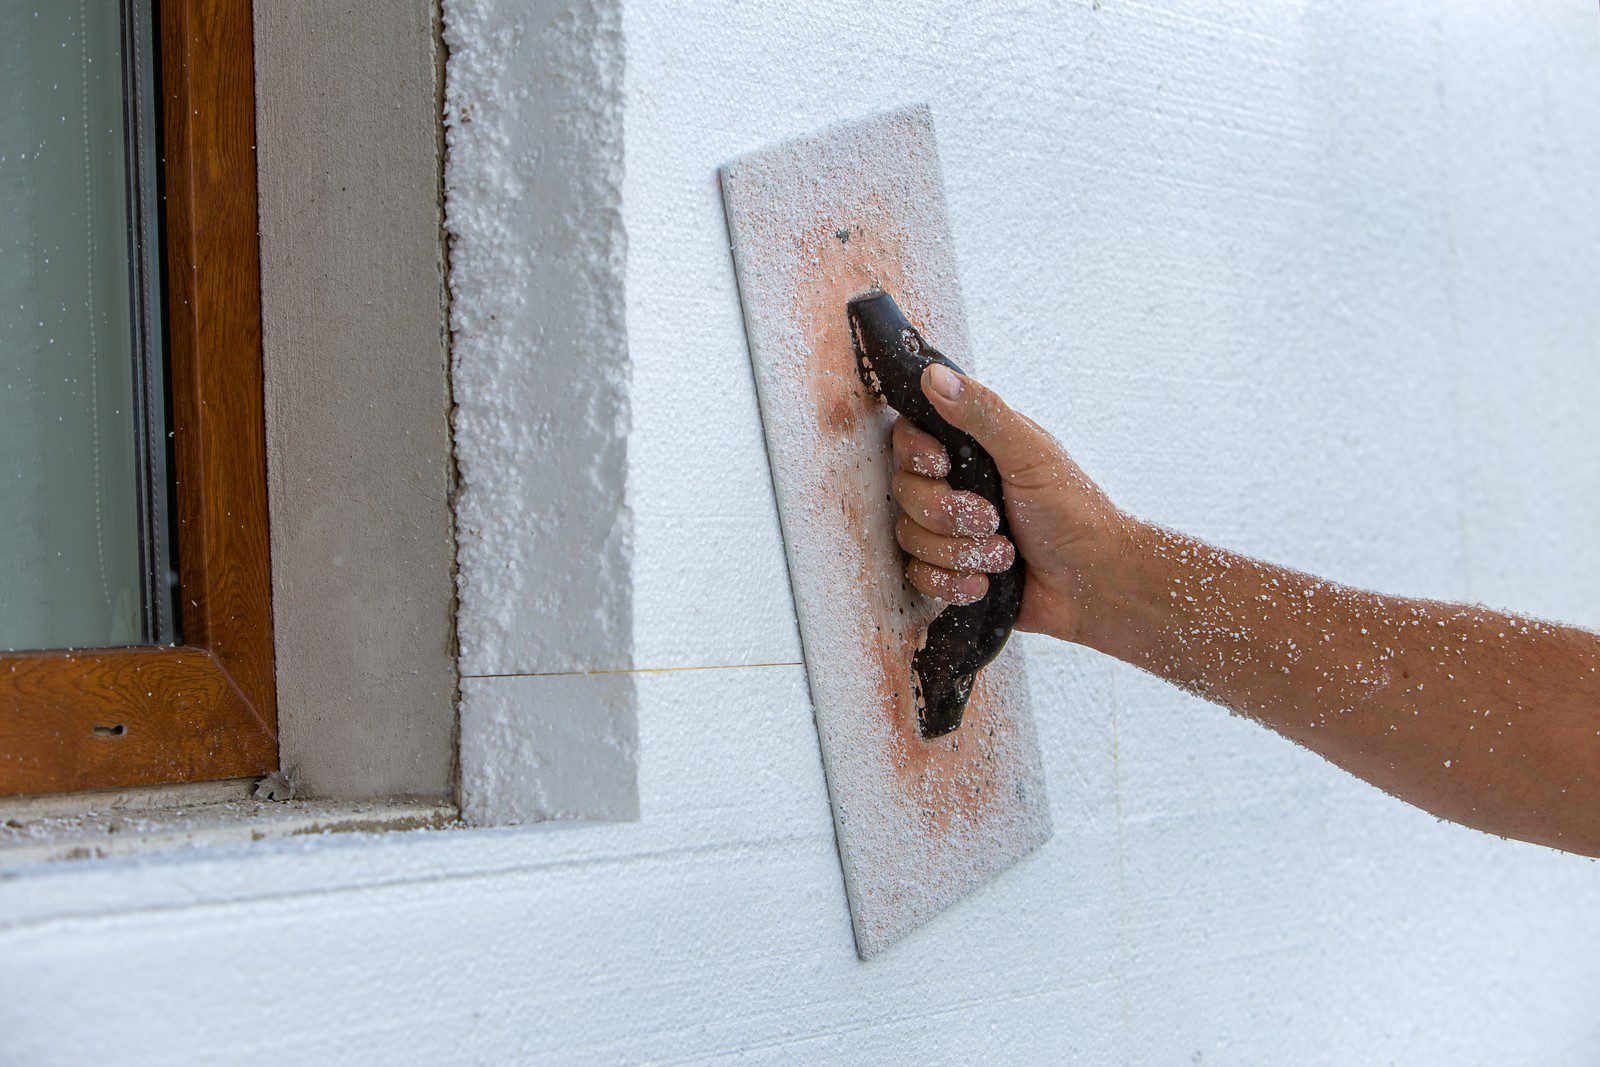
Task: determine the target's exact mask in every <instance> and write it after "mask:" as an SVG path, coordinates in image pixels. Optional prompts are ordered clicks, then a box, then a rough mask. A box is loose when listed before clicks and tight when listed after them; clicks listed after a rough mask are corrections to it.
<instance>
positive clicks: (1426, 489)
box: [0, 0, 1600, 1064]
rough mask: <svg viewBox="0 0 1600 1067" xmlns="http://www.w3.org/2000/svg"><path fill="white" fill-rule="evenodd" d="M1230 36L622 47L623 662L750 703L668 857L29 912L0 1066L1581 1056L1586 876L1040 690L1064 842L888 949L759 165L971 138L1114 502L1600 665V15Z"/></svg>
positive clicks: (946, 20) (1130, 713)
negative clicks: (800, 567) (764, 246)
mask: <svg viewBox="0 0 1600 1067" xmlns="http://www.w3.org/2000/svg"><path fill="white" fill-rule="evenodd" d="M511 6H513V5H510V4H509V3H507V5H506V7H507V8H509V7H511ZM581 6H583V7H584V8H585V10H589V8H588V5H581ZM1242 6H1243V5H1235V4H1225V3H1220V2H1219V3H1216V4H1212V5H1198V4H1197V5H1190V6H1188V8H1187V11H1186V12H1185V13H1183V14H1176V13H1172V12H1170V11H1161V10H1153V9H1151V8H1148V7H1143V6H1132V5H1129V4H1126V3H1122V2H1119V0H1102V2H1101V4H1100V5H1099V8H1098V10H1097V9H1096V7H1095V6H1094V5H1092V4H1090V3H1083V4H1065V3H1045V2H1036V3H1019V4H1006V5H1000V4H992V5H991V4H969V5H960V6H954V5H947V4H941V3H934V2H932V0H915V2H908V3H904V4H900V5H897V6H896V11H895V12H894V13H893V15H892V16H891V15H890V14H888V13H887V12H885V13H884V14H881V15H873V14H871V13H870V12H867V11H865V10H863V5H859V4H853V3H845V2H843V0H819V2H817V3H812V4H795V3H777V2H760V3H745V4H724V3H715V4H713V3H709V2H706V3H688V2H685V3H677V4H644V3H634V4H629V5H627V6H626V7H625V9H624V11H623V22H622V27H623V36H624V39H625V43H626V55H627V60H626V62H627V70H626V80H625V84H626V90H625V98H623V100H622V103H624V105H625V107H624V116H625V123H624V126H625V133H626V157H625V162H626V178H625V179H624V182H623V186H622V189H623V196H622V217H623V222H624V225H625V228H626V236H627V249H628V251H627V266H626V279H625V281H626V339H627V346H628V355H629V369H630V373H631V383H630V385H629V390H628V394H629V399H630V403H631V412H632V430H631V434H630V437H629V440H628V448H627V457H628V466H627V483H628V484H627V491H628V503H629V505H630V506H631V509H632V513H633V516H634V536H633V551H632V555H631V558H630V561H629V568H630V575H631V583H630V584H631V598H632V599H631V603H632V620H633V623H632V627H633V652H632V658H631V661H630V662H631V663H632V664H633V665H634V666H636V667H643V668H673V667H694V668H708V667H717V668H733V669H697V670H673V671H651V672H649V673H641V674H637V675H635V676H633V678H634V693H633V697H632V699H633V700H635V701H636V704H637V711H638V724H639V746H638V751H639V767H640V770H639V775H640V777H639V795H640V806H641V811H642V815H641V819H640V821H638V822H636V823H628V824H618V825H609V826H577V827H565V828H552V829H535V830H496V831H467V832H456V833H434V834H415V835H409V836H404V837H397V838H393V839H389V840H384V841H367V840H357V839H346V840H342V841H333V840H330V841H302V842H295V843H290V844H280V845H272V846H269V847H264V848H257V849H256V850H254V851H252V852H250V853H249V854H247V855H225V854H224V855H209V856H195V857H184V858H179V859H175V860H169V861H162V862H159V863H145V864H137V865H135V864H101V865H84V866H80V867H76V868H70V867H67V868H58V869H55V870H50V871H44V872H40V873H37V874H33V875H29V876H25V877H21V878H15V879H12V880H9V881H4V882H0V1059H4V1058H6V1057H9V1058H10V1059H11V1060H12V1061H13V1062H18V1063H38V1062H63V1063H65V1062H82V1061H85V1060H88V1059H90V1058H91V1057H94V1056H96V1055H98V1056H101V1057H103V1058H111V1057H112V1056H113V1054H116V1055H120V1056H121V1057H122V1058H125V1059H139V1058H141V1057H142V1058H144V1059H149V1060H161V1059H162V1058H163V1057H165V1058H166V1059H168V1060H171V1061H173V1062H179V1061H189V1060H194V1059H200V1058H205V1057H206V1056H214V1057H221V1056H223V1055H228V1056H230V1057H231V1058H263V1059H265V1058H270V1059H271V1060H272V1061H273V1062H297V1061H306V1062H310V1061H317V1062H332V1061H343V1062H385V1063H387V1062H396V1061H406V1062H442V1061H447V1060H457V1061H466V1062H531V1061H539V1060H543V1061H548V1062H585V1061H587V1062H615V1061H619V1060H629V1059H645V1058H654V1059H661V1060H669V1061H670V1060H676V1059H683V1060H694V1059H697V1058H704V1057H710V1056H712V1055H714V1054H717V1053H735V1054H737V1057H738V1058H743V1059H745V1060H748V1061H756V1062H805V1061H816V1060H838V1061H857V1062H877V1063H884V1062H888V1063H894V1062H907V1063H911V1062H915V1063H926V1062H933V1061H937V1060H945V1061H951V1062H1016V1063H1030V1062H1050V1061H1056V1062H1060V1061H1076V1062H1086V1063H1102V1062H1125V1063H1193V1062H1201V1063H1208V1062H1209V1063H1260V1064H1281V1063H1312V1062H1327V1063H1350V1062H1359V1063H1384V1062H1396V1063H1406V1064H1421V1063H1441V1064H1442V1063H1450V1064H1457V1063H1483V1064H1515V1063H1527V1064H1562V1063H1573V1064H1577V1063H1589V1062H1593V1060H1594V1058H1595V1055H1596V1049H1597V1048H1600V1017H1597V1016H1596V1014H1595V1012H1594V1002H1595V990H1596V989H1597V988H1600V925H1597V924H1596V922H1595V920H1594V916H1595V913H1596V909H1597V907H1600V871H1597V870H1596V869H1595V867H1594V866H1593V865H1592V864H1590V863H1588V862H1586V861H1580V860H1576V859H1571V858H1567V857H1563V856H1559V855H1556V854H1553V853H1548V852H1544V851H1541V850H1539V849H1536V848H1533V847H1530V846H1521V845H1512V844H1505V843H1501V842H1497V841H1494V840H1491V839H1487V838H1483V837H1481V836H1479V835H1476V834H1474V833H1471V832H1469V831H1466V830H1461V829H1458V828H1455V827H1451V826H1445V825H1441V824H1438V823H1435V822H1434V821H1433V820H1432V819H1430V818H1428V817H1427V816H1424V815H1421V814H1418V813H1416V812H1413V811H1410V810H1408V809H1405V808H1403V807H1401V806H1400V805H1399V804H1397V803H1396V802H1393V801H1391V800H1389V799H1387V798H1385V797H1383V796H1381V795H1378V794H1376V793H1375V792H1373V791H1372V790H1370V789H1368V788H1366V787H1364V786H1362V785H1360V784H1358V783H1355V782H1353V781H1351V780H1349V779H1347V778H1346V777H1344V776H1343V775H1341V774H1340V773H1339V772H1337V771H1334V770H1332V769H1330V768H1328V767H1326V766H1323V765H1322V764H1320V763H1319V762H1318V761H1316V760H1315V759H1313V758H1311V757H1309V756H1307V755H1304V754H1302V753H1300V752H1298V751H1296V750H1295V749H1293V748H1291V747H1290V746H1289V745H1287V744H1286V743H1284V742H1281V741H1279V740H1277V739H1276V738H1274V737H1272V736H1270V735H1267V734H1265V733H1264V732H1262V731H1260V730H1258V729H1257V728H1255V727H1253V726H1251V725H1249V724H1247V723H1244V722H1240V721H1236V720H1232V719H1229V718H1228V717H1227V716H1226V715H1225V714H1224V713H1222V712H1220V711H1218V710H1217V709H1214V708H1211V707H1208V706H1206V705H1203V704H1200V703H1198V702H1196V701H1194V700H1191V699H1189V698H1186V697H1183V696H1181V695H1179V694H1177V693H1175V692H1173V691H1172V690H1170V689H1167V688H1165V687H1163V686H1162V685H1160V684H1158V683H1155V682H1153V681H1150V680H1148V679H1146V678H1144V677H1142V676H1140V675H1138V674H1137V673H1135V672H1133V671H1131V670H1127V669H1124V668H1122V667H1119V666H1117V665H1114V664H1111V663H1108V662H1106V661H1103V660H1101V659H1098V658H1096V657H1095V656H1093V655H1091V654H1088V653H1084V652H1080V651H1077V650H1073V649H1070V648H1064V647H1061V646H1052V645H1050V644H1047V643H1043V642H1034V643H1031V644H1030V648H1029V653H1030V656H1029V659H1030V663H1031V664H1032V666H1033V669H1034V671H1035V677H1034V683H1033V688H1034V693H1035V699H1036V702H1037V707H1038V709H1039V712H1040V731H1041V735H1042V743H1043V745H1044V749H1045V760H1046V766H1047V770H1048V772H1049V774H1050V777H1051V797H1052V800H1053V802H1054V804H1055V821H1056V827H1057V836H1056V839H1055V840H1054V841H1053V842H1052V843H1051V844H1050V845H1049V846H1048V847H1047V848H1046V849H1045V850H1044V852H1043V853H1042V854H1040V855H1039V856H1037V857H1036V858H1034V859H1032V860H1030V861H1028V862H1026V863H1024V864H1023V865H1022V866H1021V867H1019V868H1017V869H1016V870H1014V871H1012V872H1011V873H1010V874H1008V875H1007V876H1006V877H1005V878H1004V879H1002V880H1001V881H1000V882H999V883H997V884H996V885H995V886H993V887H992V888H990V889H989V890H987V891H985V892H983V893H981V894H979V895H978V896H977V897H976V898H974V899H972V900H970V901H968V902H966V903H965V904H963V905H962V906H961V907H959V908H958V909H957V910H955V911H953V912H952V913H950V914H948V915H947V916H945V917H943V918H942V919H941V920H940V921H938V922H936V923H935V924H934V925H933V926H931V927H929V928H928V929H926V930H924V931H922V932H921V933H920V934H918V935H915V936H913V937H912V938H911V939H910V940H908V941H907V942H905V943H904V944H903V945H901V946H899V947H898V948H897V949H896V950H895V951H893V952H891V953H889V954H888V955H887V956H886V957H885V958H883V959H882V960H880V961H878V962H875V963H873V964H870V965H864V964H862V963H860V962H858V961H857V960H856V958H855V956H854V953H853V950H852V947H851V940H850V933H849V925H848V920H847V917H846V912H845V906H844V899H843V890H842V887H841V885H840V880H839V875H838V866H837V859H836V856H835V854H834V851H833V845H832V834H831V828H830V825H829V820H828V810H827V805H826V801H825V794H824V790H823V782H822V776H821V771H820V767H819V765H818V760H817V751H816V740H815V734H814V731H813V730H812V727H811V725H810V723H809V721H808V705H807V700H806V695H805V686H804V677H803V674H802V672H801V671H800V669H799V668H798V667H796V666H793V665H792V664H793V662H794V661H795V660H797V658H798V656H797V642H796V639H795V636H794V629H793V623H792V615H791V606H790V604H789V602H788V597H787V585H786V581H785V578H784V573H783V562H782V554H781V551H780V547H779V543H778V540H777V526H776V520H775V516H774V514H773V508H772V501H771V495H770V486H769V485H768V481H767V473H766V468H765V460H764V457H763V454H762V447H761V438H760V433H759V427H758V424H757V420H756V413H755V403H754V399H753V396H752V392H751V387H750V376H749V371H748V369H747V366H746V357H745V351H744V342H743V336H742V333H741V330H740V320H739V313H738V308H737V304H736V302H735V299H734V292H733V288H732V275H731V269H730V266H729V263H728V259H727V253H726V248H725V244H724V240H725V239H724V234H723V231H722V220H721V215H720V209H719V206H718V202H717V195H716V189H715V185H714V181H713V168H714V166H715V165H716V164H717V163H718V162H720V161H722V160H723V159H724V158H726V157H728V156H729V155H732V154H734V153H736V152H738V151H740V150H743V149H744V148H746V147H749V146H751V145H754V144H756V143H759V142H763V141H766V140H769V139H772V138H775V137H779V136H784V135H787V134H791V133H795V132H799V131H802V130H807V129H810V128H812V127H814V126H817V125H820V124H822V123H824V122H826V121H828V120H830V119H832V118H835V117H837V116H841V115H848V114H853V113H857V112H860V111H864V110H868V109H871V108H876V107H880V106H884V105H888V104H893V103H900V102H905V101H908V100H915V99H924V98H925V99H928V100H930V101H931V102H932V104H933V106H934V109H935V114H936V116H937V118H938V121H939V124H940V131H941V136H942V149H943V154H944V159H945V164H946V168H947V180H948V185H949V192H950V201H951V209H952V213H953V218H954V224H955V231H956V241H957V247H958V251H959V253H960V257H961V261H962V266H963V274H964V279H965V285H966V289H967V298H968V309H969V313H970V317H971V320H972V324H973V330H974V341H975V343H976V345H977V346H978V347H979V348H980V349H981V350H982V351H983V353H984V356H983V361H984V365H985V366H987V367H990V368H992V373H991V375H990V377H991V379H992V380H993V381H994V382H995V383H997V384H998V385H1000V386H1001V387H1002V388H1004V389H1005V390H1006V391H1007V392H1008V393H1009V394H1010V395H1011V396H1013V397H1014V398H1015V399H1016V400H1017V402H1018V403H1019V404H1021V405H1022V406H1024V407H1025V408H1026V409H1027V410H1029V411H1031V412H1032V413H1034V414H1036V415H1037V416H1039V417H1040V418H1041V420H1042V421H1044V422H1046V423H1047V424H1049V425H1051V426H1052V427H1053V428H1055V429H1056V430H1057V431H1059V433H1060V434H1061V436H1062V437H1063V439H1064V440H1065V441H1066V442H1067V443H1068V444H1069V445H1070V447H1072V448H1073V449H1074V450H1075V452H1076V453H1077V454H1078V456H1079V457H1080V458H1081V459H1082V460H1083V462H1084V463H1085V465H1086V466H1087V467H1088V468H1089V469H1090V470H1091V471H1092V472H1094V473H1096V474H1097V475H1098V476H1099V477H1101V478H1102V479H1103V480H1104V481H1105V483H1106V484H1107V486H1108V487H1109V488H1110V489H1111V491H1112V492H1113V493H1114V494H1115V495H1116V496H1117V497H1118V499H1119V500H1121V501H1122V502H1123V503H1125V504H1126V505H1128V506H1130V507H1132V508H1134V509H1135V510H1138V511H1141V512H1143V513H1145V514H1148V515H1150V516H1151V517H1154V518H1158V519H1161V520H1163V521H1166V522H1169V523H1172V524H1175V525H1179V526H1183V527H1185V528H1188V529H1190V530H1193V531H1195V532H1197V533H1200V534H1203V535H1206V536H1209V537H1212V538H1215V539H1217V540H1220V541H1223V542H1226V543H1228V544H1231V545H1234V546H1237V547H1239V548H1242V549H1246V550H1250V551H1254V552H1258V553H1261V554H1264V555H1268V556H1271V557H1273V558H1277V559H1281V560H1284V561H1287V562H1291V563H1295V564H1299V565H1302V566H1306V567H1310V568H1315V569H1319V570H1322V571H1325V572H1328V573H1330V574H1332V575H1333V576H1335V577H1338V578H1342V579H1346V580H1350V581H1357V582H1366V583H1371V584H1376V585H1381V586H1383V587H1385V588H1388V589H1393V590H1397V591H1405V592H1414V593H1425V594H1431V595H1438V596H1448V597H1479V598H1483V599H1486V600H1489V601H1491V602H1494V603H1504V604H1509V605H1515V606H1517V607H1519V608H1523V609H1526V610H1531V611H1537V612H1542V613H1546V614H1549V615H1553V616H1556V617H1558V618H1565V619H1569V620H1573V621H1577V622H1582V623H1586V624H1589V625H1596V626H1600V548H1597V547H1596V544H1597V538H1596V536H1595V534H1596V532H1597V527H1600V434H1596V433H1595V429H1594V416H1593V412H1594V411H1595V410H1596V406H1597V404H1600V305H1597V302H1596V300H1595V298H1594V292H1595V279H1596V277H1597V275H1600V200H1597V198H1596V197H1595V196H1594V189H1595V188H1596V186H1597V179H1600V91H1597V90H1600V14H1597V12H1596V11H1595V9H1594V6H1593V4H1592V3H1590V2H1589V0H1544V2H1541V3H1533V2H1527V3H1521V4H1503V3H1502V4H1492V3H1489V2H1487V0H1484V2H1470V3H1463V2H1461V0H1450V2H1445V0H1437V2H1435V3H1432V4H1414V5H1394V4H1385V3H1379V2H1375V0H1368V2H1357V3H1344V4H1332V3H1326V4H1317V5H1314V6H1313V5H1291V4H1273V5H1259V6H1260V7H1262V8H1263V9H1264V10H1262V11H1259V12H1256V13H1254V14H1238V13H1236V9H1238V8H1240V7H1242ZM488 7H489V8H491V9H496V8H497V5H493V4H490V5H488ZM515 19H516V16H515V15H514V14H508V13H506V12H504V11H499V10H497V9H496V10H490V13H489V18H488V21H487V22H486V23H485V24H484V25H485V27H486V29H487V30H488V31H489V32H491V34H493V33H500V32H508V31H507V27H509V26H510V25H511V24H512V23H513V22H515ZM506 39H507V40H509V38H506ZM528 76H529V78H530V84H532V79H533V77H534V72H531V71H530V72H529V74H528ZM512 132H513V134H514V132H515V131H512ZM529 254H530V255H535V254H537V249H530V250H529ZM772 663H776V664H779V665H777V666H755V665H756V664H772ZM741 665H743V666H741ZM519 684H521V685H523V686H524V687H525V690H526V692H525V696H526V700H527V701H528V706H530V707H537V706H538V701H539V700H540V699H542V698H541V697H540V695H539V690H540V689H541V687H543V686H546V685H548V684H552V683H548V682H546V681H545V680H543V679H540V678H537V677H534V678H529V679H526V680H524V681H522V682H520V683H519Z"/></svg>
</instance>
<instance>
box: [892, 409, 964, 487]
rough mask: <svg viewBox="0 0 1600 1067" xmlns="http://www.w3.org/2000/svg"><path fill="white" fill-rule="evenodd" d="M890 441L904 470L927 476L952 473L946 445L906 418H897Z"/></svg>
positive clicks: (942, 475) (895, 455) (897, 461)
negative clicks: (945, 448)
mask: <svg viewBox="0 0 1600 1067" xmlns="http://www.w3.org/2000/svg"><path fill="white" fill-rule="evenodd" d="M890 442H891V443H892V444H893V446H894V459H895V462H896V463H897V464H899V466H900V468H901V469H902V470H908V471H912V472H913V473H916V474H921V475H923V476H924V477H927V478H943V477H944V476H945V475H947V474H949V473H950V456H949V454H948V453H946V452H945V450H944V446H943V445H941V444H940V443H939V442H938V441H937V440H935V439H934V438H933V436H932V435H931V434H926V433H923V432H922V431H921V430H919V429H917V428H916V427H915V426H913V425H912V424H911V423H910V422H908V421H906V420H905V419H896V420H895V424H894V433H893V435H891V437H890Z"/></svg>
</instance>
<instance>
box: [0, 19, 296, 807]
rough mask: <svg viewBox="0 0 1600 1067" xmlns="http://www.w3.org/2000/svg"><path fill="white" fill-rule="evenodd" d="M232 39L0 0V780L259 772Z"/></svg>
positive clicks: (266, 749)
mask: <svg viewBox="0 0 1600 1067" xmlns="http://www.w3.org/2000/svg"><path fill="white" fill-rule="evenodd" d="M250 41H251V37H250V8H249V2H248V0H165V2H163V3H161V4H160V5H159V9H156V8H155V7H154V5H153V4H152V3H151V0H121V2H120V3H119V2H118V0H85V2H83V3H78V4H29V5H23V4H15V3H8V4H5V5H4V6H3V7H0V87H3V89H4V92H5V95H6V98H7V100H8V107H7V108H6V109H5V110H4V112H3V113H0V367H3V368H4V370H5V374H6V378H7V380H6V382H5V384H4V385H3V386H0V650H3V651H0V795H14V794H25V793H47V792H59V791H66V790H79V789H96V788H113V787H122V786H131V785H143V784H155V783H164V782H184V781H199V780H206V779H218V778H235V777H246V776H253V775H261V774H265V773H267V772H268V771H271V770H273V769H275V767H276V765H277V741H276V733H275V702H274V685H273V656H272V619H271V605H270V599H269V590H270V577H269V570H268V542H267V503H266V462H265V433H264V426H263V422H264V420H263V410H262V383H261V312H260V293H259V270H260V268H259V261H258V251H257V239H256V186H255V160H254V140H255V137H254V131H255V117H254V110H253V108H254V99H253V79H252V65H251V43H250ZM158 44H159V47H157V45H158Z"/></svg>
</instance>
